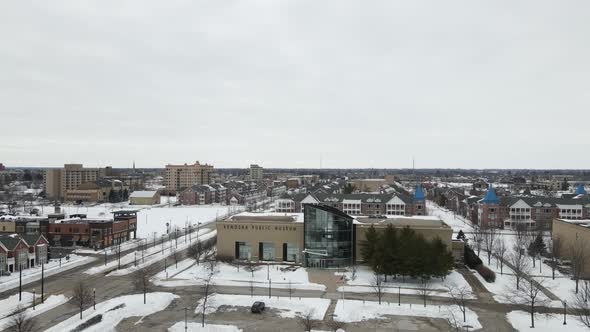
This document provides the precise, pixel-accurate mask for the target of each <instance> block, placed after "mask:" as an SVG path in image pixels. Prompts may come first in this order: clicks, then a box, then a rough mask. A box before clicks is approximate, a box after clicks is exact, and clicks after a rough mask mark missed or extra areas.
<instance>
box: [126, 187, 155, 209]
mask: <svg viewBox="0 0 590 332" xmlns="http://www.w3.org/2000/svg"><path fill="white" fill-rule="evenodd" d="M129 204H130V205H155V204H160V193H159V192H158V191H146V190H136V191H134V192H132V193H131V195H130V196H129Z"/></svg>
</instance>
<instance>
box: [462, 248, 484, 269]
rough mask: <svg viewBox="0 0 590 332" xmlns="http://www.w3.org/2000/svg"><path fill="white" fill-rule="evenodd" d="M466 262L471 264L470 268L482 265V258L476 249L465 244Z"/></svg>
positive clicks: (468, 264)
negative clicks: (478, 255) (476, 252)
mask: <svg viewBox="0 0 590 332" xmlns="http://www.w3.org/2000/svg"><path fill="white" fill-rule="evenodd" d="M464 255H465V264H466V265H467V266H469V268H470V269H477V267H478V266H480V265H482V264H483V262H482V260H481V259H480V258H479V257H477V255H476V254H475V251H473V249H471V247H469V246H465V253H464Z"/></svg>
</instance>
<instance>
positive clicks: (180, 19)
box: [0, 0, 590, 168]
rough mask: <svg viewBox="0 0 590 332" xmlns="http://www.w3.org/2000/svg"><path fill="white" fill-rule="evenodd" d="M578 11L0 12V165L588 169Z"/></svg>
mask: <svg viewBox="0 0 590 332" xmlns="http://www.w3.org/2000/svg"><path fill="white" fill-rule="evenodd" d="M589 12H590V1H587V0H580V1H542V0H530V1H512V0H510V1H499V0H494V1H487V2H486V1H471V0H466V1H440V0H430V1H348V0H337V1H317V0H310V1H305V0H292V1H277V0H268V1H230V0H228V1H224V0H210V1H194V0H191V1H189V0H186V1H184V0H183V1H179V0H166V1H146V0H136V1H121V0H109V1H105V0H101V1H79V0H71V1H45V0H43V1H2V2H1V3H0V123H1V124H2V125H1V126H0V162H3V163H4V164H5V165H7V166H59V165H63V164H64V163H69V162H77V163H84V164H85V165H88V166H105V165H113V166H115V167H131V165H132V163H133V160H135V161H136V164H137V166H138V167H163V166H164V165H165V164H167V163H184V162H194V161H195V160H200V161H201V162H208V163H212V164H214V165H215V166H216V167H247V166H248V165H249V164H250V163H259V164H260V165H262V166H264V167H319V166H320V155H321V156H323V166H324V167H335V168H345V167H376V168H402V167H411V165H412V156H415V158H416V167H419V168H426V167H441V168H450V167H453V168H454V167H458V168H590V149H589V148H590V131H589V124H590V121H589V120H590V107H589V106H590V19H588V17H589V16H588V13H589Z"/></svg>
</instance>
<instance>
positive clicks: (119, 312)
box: [46, 293, 178, 332]
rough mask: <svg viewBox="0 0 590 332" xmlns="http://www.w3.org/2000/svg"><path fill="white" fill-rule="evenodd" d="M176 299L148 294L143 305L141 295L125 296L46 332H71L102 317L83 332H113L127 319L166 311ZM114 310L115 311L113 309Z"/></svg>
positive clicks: (86, 311)
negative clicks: (99, 316)
mask: <svg viewBox="0 0 590 332" xmlns="http://www.w3.org/2000/svg"><path fill="white" fill-rule="evenodd" d="M176 298H178V296H177V295H174V294H172V293H148V294H147V303H146V304H145V305H144V304H143V294H135V295H125V296H120V297H116V298H114V299H110V300H107V301H104V302H101V303H97V304H96V310H94V309H93V308H89V309H86V310H84V312H83V314H82V317H83V319H82V320H80V316H79V315H78V314H75V315H73V316H72V317H70V318H69V319H67V320H65V321H63V322H61V323H59V324H57V325H54V326H53V327H52V328H50V329H48V330H46V332H61V331H71V330H73V329H75V328H76V327H77V326H79V325H80V324H82V323H84V322H86V321H88V320H89V319H91V318H93V317H95V316H98V315H102V319H101V321H100V322H98V323H97V324H94V325H92V326H90V327H88V328H86V329H84V331H85V332H93V331H96V332H98V331H100V332H107V331H115V327H116V326H117V325H118V324H119V322H121V321H122V320H123V319H125V318H128V317H144V316H148V315H151V314H153V313H156V312H158V311H161V310H164V309H166V307H168V306H169V305H170V303H171V302H172V301H173V300H174V299H176ZM115 308H116V309H115Z"/></svg>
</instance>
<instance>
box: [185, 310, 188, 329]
mask: <svg viewBox="0 0 590 332" xmlns="http://www.w3.org/2000/svg"><path fill="white" fill-rule="evenodd" d="M187 312H188V308H187V307H185V308H184V331H185V332H186V330H188V326H187V322H186V320H187Z"/></svg>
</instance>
